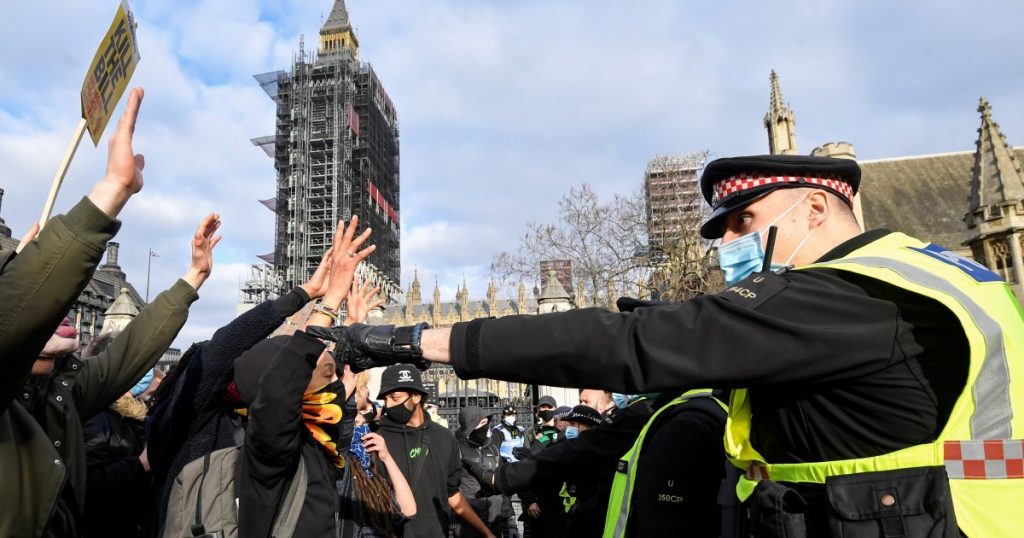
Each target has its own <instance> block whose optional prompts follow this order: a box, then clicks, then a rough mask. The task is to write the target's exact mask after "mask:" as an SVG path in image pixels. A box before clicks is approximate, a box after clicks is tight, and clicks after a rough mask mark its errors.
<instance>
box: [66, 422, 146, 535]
mask: <svg viewBox="0 0 1024 538" xmlns="http://www.w3.org/2000/svg"><path fill="white" fill-rule="evenodd" d="M82 433H83V434H84V435H85V451H86V452H85V456H86V457H85V460H86V465H87V468H88V475H87V478H88V490H87V493H88V495H86V498H85V510H84V514H83V515H84V523H85V535H86V536H124V537H125V538H130V537H133V536H146V535H147V534H146V531H155V529H153V528H149V527H148V526H149V525H152V524H153V521H152V520H151V518H152V517H154V516H155V507H154V506H153V492H152V486H151V484H150V481H149V474H148V473H147V472H146V469H145V468H144V467H143V466H142V462H140V461H139V454H141V453H142V449H143V448H145V447H146V437H145V425H144V424H143V422H142V421H141V420H137V419H134V418H130V417H126V416H123V415H121V414H120V413H117V412H116V411H114V410H113V409H109V408H108V409H104V410H103V411H100V413H99V414H98V415H96V416H95V417H93V418H92V419H90V420H89V421H88V422H86V423H85V424H83V426H82Z"/></svg>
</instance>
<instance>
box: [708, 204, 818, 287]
mask: <svg viewBox="0 0 1024 538" xmlns="http://www.w3.org/2000/svg"><path fill="white" fill-rule="evenodd" d="M806 199H807V197H806V196H805V197H803V198H801V199H800V200H798V201H797V202H796V203H795V204H793V205H791V206H789V209H787V210H785V211H783V212H782V214H781V215H779V216H778V217H775V220H773V221H771V222H770V223H769V224H768V226H765V227H764V228H763V229H761V230H755V231H753V232H750V233H748V234H747V235H744V236H740V237H737V238H736V239H733V240H732V241H729V242H728V243H725V244H724V245H718V266H719V267H720V268H721V269H722V272H723V273H724V274H725V285H726V286H732V285H733V284H736V283H737V282H739V281H741V280H743V279H744V278H747V277H748V276H750V275H752V274H754V273H756V272H757V271H759V270H761V267H763V266H764V257H765V252H764V242H763V240H762V238H763V237H764V235H765V234H764V232H765V231H766V230H768V228H771V227H772V226H774V225H775V223H776V222H779V220H781V219H782V217H785V216H786V215H788V214H789V212H790V211H792V210H793V209H794V208H796V206H798V205H800V204H801V203H802V202H803V201H804V200H806ZM813 232H814V230H811V231H810V232H808V233H807V236H805V237H804V239H803V241H800V244H799V245H797V247H796V249H794V250H793V253H792V254H790V255H789V259H788V260H786V263H784V264H777V263H772V264H771V265H770V268H771V270H772V271H779V270H781V269H783V268H784V267H788V266H789V262H791V261H793V256H796V253H797V251H799V250H800V247H802V246H804V243H805V242H806V241H807V239H808V238H810V237H811V233H813Z"/></svg>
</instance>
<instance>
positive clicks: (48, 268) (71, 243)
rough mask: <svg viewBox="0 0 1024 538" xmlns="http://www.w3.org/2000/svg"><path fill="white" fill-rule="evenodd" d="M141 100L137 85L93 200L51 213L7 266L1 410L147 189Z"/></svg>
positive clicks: (1, 294) (0, 332) (1, 300)
mask: <svg viewBox="0 0 1024 538" xmlns="http://www.w3.org/2000/svg"><path fill="white" fill-rule="evenodd" d="M141 103H142V89H141V88H135V89H133V90H132V91H131V93H130V94H129V96H128V104H127V106H125V110H124V114H123V115H122V116H121V119H120V121H119V122H118V124H117V129H116V130H115V131H114V134H113V135H112V136H111V137H110V144H109V151H108V157H107V172H106V175H105V176H104V177H103V179H101V180H100V181H99V182H98V183H96V185H94V186H93V189H92V192H91V193H90V194H89V197H88V199H86V200H82V201H81V202H79V203H78V205H76V206H75V207H74V208H73V209H72V210H71V211H70V212H69V213H68V215H66V216H57V217H55V218H54V219H51V220H50V222H49V224H50V226H47V227H46V229H45V230H44V231H43V232H42V233H41V234H40V235H39V237H38V238H37V239H35V240H33V241H31V242H30V243H29V244H27V245H24V250H21V251H20V254H18V255H17V256H14V255H9V256H8V257H7V258H6V259H5V260H4V265H3V267H2V268H0V275H2V276H0V305H3V308H2V309H0V310H2V311H0V357H2V361H3V362H2V366H0V367H2V369H3V375H0V412H3V411H5V410H6V409H7V405H8V404H9V402H10V400H11V397H12V395H13V391H14V389H15V388H16V387H17V386H18V385H19V384H20V383H21V382H22V381H23V380H24V378H25V376H26V375H27V374H28V372H29V370H30V369H31V368H32V363H33V362H34V361H35V359H36V358H37V357H38V355H39V351H40V350H42V349H43V345H44V344H45V343H46V341H47V340H48V339H49V338H50V336H51V335H52V334H53V331H54V329H56V327H57V325H58V324H60V320H61V318H62V317H63V316H64V315H66V314H67V312H68V310H70V309H71V306H72V305H74V302H75V299H76V298H77V297H78V294H79V293H81V291H82V289H84V288H85V286H86V284H88V283H89V279H90V278H91V277H92V272H93V270H95V269H96V265H97V264H98V263H99V260H100V258H101V257H102V255H103V251H104V247H105V245H106V242H107V241H109V240H110V239H111V238H112V237H113V236H114V234H115V233H117V229H118V227H119V226H120V223H119V222H118V221H117V220H116V217H117V214H118V213H119V212H120V210H121V208H122V207H124V204H125V203H126V202H127V201H128V199H129V198H131V196H132V195H133V194H135V193H137V192H139V190H140V189H142V167H143V166H144V162H143V161H142V156H141V155H135V154H134V153H133V152H132V134H133V133H134V131H135V119H136V118H137V117H138V112H139V106H140V104H141ZM51 226H52V228H51ZM20 248H21V246H19V249H20Z"/></svg>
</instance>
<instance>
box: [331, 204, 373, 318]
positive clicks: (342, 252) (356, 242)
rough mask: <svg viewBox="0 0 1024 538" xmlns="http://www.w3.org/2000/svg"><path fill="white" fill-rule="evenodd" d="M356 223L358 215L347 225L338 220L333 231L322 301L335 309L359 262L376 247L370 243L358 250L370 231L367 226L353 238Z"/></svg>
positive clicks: (346, 292) (343, 296)
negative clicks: (325, 289)
mask: <svg viewBox="0 0 1024 538" xmlns="http://www.w3.org/2000/svg"><path fill="white" fill-rule="evenodd" d="M358 225H359V217H358V216H353V217H352V221H351V222H349V224H348V226H345V223H344V222H339V223H338V230H337V231H336V232H335V233H334V244H333V245H332V246H331V250H332V256H331V258H332V261H331V270H330V276H329V277H328V283H327V291H326V292H325V293H324V299H323V302H324V303H326V304H327V306H329V307H331V308H335V309H337V308H338V307H339V306H340V305H341V302H342V301H344V300H345V297H346V296H347V295H348V292H349V287H350V286H351V285H352V279H353V278H354V275H355V272H356V267H357V266H358V265H359V262H361V261H363V260H365V259H366V257H367V256H369V255H370V253H371V252H373V251H374V250H375V249H376V248H377V246H376V245H370V246H368V247H366V248H364V249H362V250H358V249H359V247H361V246H362V245H363V243H365V242H366V240H367V239H368V238H369V237H370V231H371V230H370V228H367V229H366V230H363V233H361V234H359V236H358V237H356V238H354V239H353V237H352V236H354V235H355V233H356V227H357V226H358Z"/></svg>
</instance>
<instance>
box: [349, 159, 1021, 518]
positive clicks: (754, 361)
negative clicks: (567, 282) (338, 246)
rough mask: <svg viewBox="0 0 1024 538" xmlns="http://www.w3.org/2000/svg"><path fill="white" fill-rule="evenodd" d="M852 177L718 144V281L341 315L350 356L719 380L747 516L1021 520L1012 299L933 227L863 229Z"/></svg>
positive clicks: (714, 195) (587, 381) (536, 379)
mask: <svg viewBox="0 0 1024 538" xmlns="http://www.w3.org/2000/svg"><path fill="white" fill-rule="evenodd" d="M859 184H860V169H859V167H858V166H857V164H856V162H854V161H851V160H844V159H831V158H825V157H802V156H781V155H772V156H757V157H740V158H729V159H718V160H716V161H714V162H712V163H710V164H709V165H708V166H707V167H706V169H705V171H704V174H703V175H702V177H701V190H702V193H703V194H704V197H705V198H706V199H707V201H708V203H710V204H711V205H712V207H713V212H712V214H711V217H710V218H709V220H708V221H707V222H706V223H705V224H704V225H703V226H702V228H701V233H702V234H703V235H704V237H707V238H720V239H721V245H720V247H719V250H718V254H719V262H720V264H721V267H722V269H723V271H724V272H725V276H726V279H727V281H728V284H727V289H726V291H724V292H722V293H720V294H716V295H705V296H700V297H696V298H694V299H691V300H689V301H686V302H683V303H676V304H671V305H663V306H656V307H649V308H638V309H637V310H635V311H634V312H629V313H614V312H606V311H602V310H599V309H582V310H573V311H569V312H564V313H555V314H549V315H545V316H512V317H505V318H499V319H482V320H473V321H470V322H466V323H459V324H456V325H455V326H453V327H452V328H451V329H439V330H433V331H430V330H426V331H423V332H422V334H420V332H419V331H415V330H410V329H408V328H399V329H394V331H396V332H395V334H410V335H411V336H413V337H408V338H403V339H401V340H400V341H398V342H399V343H401V344H403V345H401V346H395V345H391V341H389V340H386V339H382V338H381V337H382V335H386V334H389V331H391V329H389V328H387V327H379V326H378V327H374V328H371V327H359V326H355V327H351V328H350V329H349V331H348V333H347V335H348V336H347V338H348V339H349V344H350V346H352V348H351V349H353V353H352V356H353V357H354V358H362V359H363V360H365V361H366V362H367V363H370V364H376V363H390V362H392V361H394V360H397V359H400V358H402V357H409V356H413V357H419V356H422V357H424V358H425V359H428V360H433V361H437V362H451V363H452V364H453V365H454V366H455V370H456V372H457V374H458V375H459V377H460V378H463V379H472V378H476V377H489V378H495V379H506V380H510V381H516V382H520V383H545V384H550V385H561V386H565V385H570V386H572V385H575V386H581V385H583V386H596V387H601V388H605V389H613V390H620V391H634V392H635V391H640V390H669V389H692V388H698V387H701V386H708V385H710V386H719V387H724V388H736V389H738V390H734V391H733V393H732V397H731V401H730V405H729V413H730V418H729V424H728V426H727V429H726V437H725V441H726V448H727V449H728V452H729V456H730V458H731V459H732V461H733V462H734V463H735V464H736V465H737V466H740V467H742V468H743V469H744V471H745V472H746V477H745V478H744V480H742V481H741V483H740V484H739V486H738V488H737V493H738V495H739V496H740V497H741V498H744V499H747V502H748V503H749V504H750V506H751V510H752V515H753V517H754V521H752V525H753V526H754V531H755V532H762V533H764V532H767V529H771V528H776V529H779V528H782V529H787V530H785V531H784V532H791V533H797V534H798V533H804V534H806V535H811V536H823V535H829V534H831V535H842V536H901V535H907V536H918V535H929V536H956V535H957V530H958V527H959V530H960V531H962V532H963V533H964V534H966V535H968V536H1010V535H1014V534H1015V533H1019V532H1020V529H1021V528H1024V510H1021V509H1020V507H1021V506H1024V480H1022V479H1021V477H1022V475H1024V473H1022V472H1021V470H1020V461H1021V460H1020V451H1021V446H1022V441H1021V438H1022V437H1024V431H1022V430H1024V408H1022V404H1021V399H1022V394H1024V391H1022V390H1021V389H1020V387H1019V386H1018V385H1019V384H1020V380H1021V379H1024V360H1022V355H1024V316H1022V315H1021V308H1020V305H1019V304H1018V303H1017V301H1016V300H1015V299H1014V297H1013V294H1012V293H1011V291H1010V289H1009V287H1008V286H1007V285H1006V283H1005V282H1003V281H1001V279H1000V278H999V277H998V276H997V275H996V274H995V273H993V272H992V271H990V270H988V269H987V268H985V267H984V266H982V265H980V264H978V263H976V262H974V261H971V260H968V259H964V258H962V257H960V256H958V255H956V254H955V253H953V252H951V251H949V250H947V249H945V248H943V247H941V246H939V245H935V244H930V243H926V242H923V241H921V240H918V239H915V238H912V237H908V236H906V235H904V234H901V233H893V232H890V231H888V230H872V231H869V232H866V233H861V230H860V228H859V226H858V225H857V222H856V220H855V218H854V216H853V212H852V209H851V207H852V204H853V196H854V195H855V194H856V192H857V189H858V187H859ZM906 202H907V203H914V202H915V201H914V200H907V201H906ZM772 226H775V227H776V230H777V234H776V235H777V237H776V240H775V241H774V245H773V247H774V248H768V247H769V245H768V243H769V241H767V240H766V239H765V237H764V235H765V234H766V233H770V231H771V227H772ZM766 249H767V250H768V252H767V253H766V252H765V251H766ZM1022 261H1024V260H1022ZM768 268H770V269H773V271H763V270H762V269H768ZM371 336H372V337H373V338H371ZM381 342H386V343H387V344H388V345H384V344H381Z"/></svg>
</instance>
